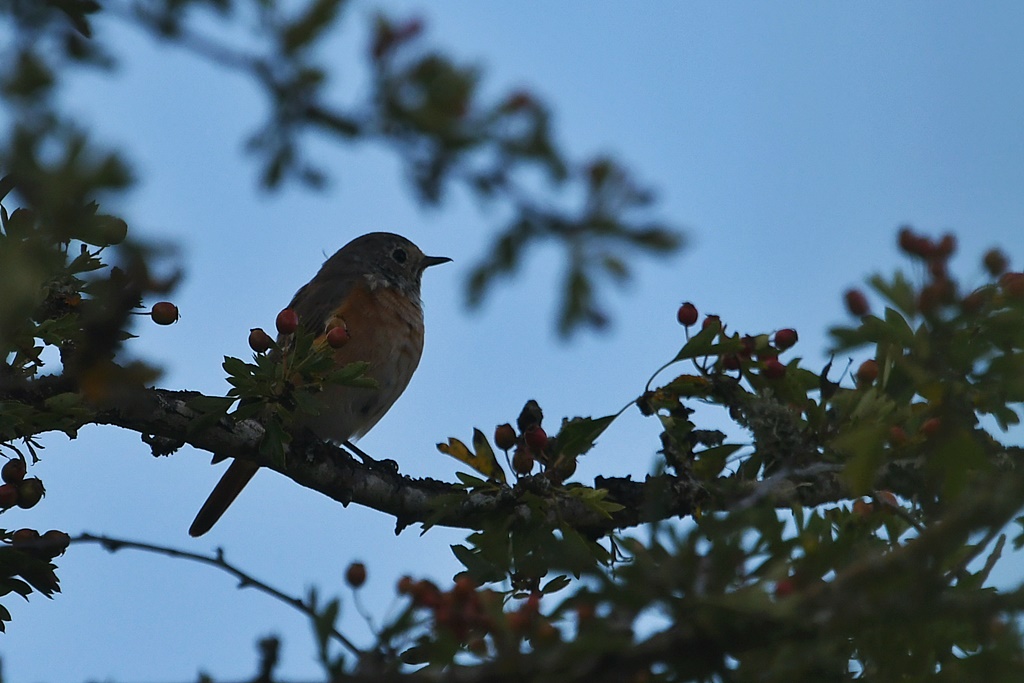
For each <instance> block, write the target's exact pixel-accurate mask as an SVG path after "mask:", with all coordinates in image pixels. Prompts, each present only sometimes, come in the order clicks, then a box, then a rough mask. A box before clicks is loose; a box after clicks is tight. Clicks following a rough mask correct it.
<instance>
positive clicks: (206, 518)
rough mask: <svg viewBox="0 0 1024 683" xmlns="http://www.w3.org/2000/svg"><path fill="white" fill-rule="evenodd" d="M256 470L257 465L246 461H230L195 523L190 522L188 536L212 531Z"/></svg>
mask: <svg viewBox="0 0 1024 683" xmlns="http://www.w3.org/2000/svg"><path fill="white" fill-rule="evenodd" d="M257 469H259V466H258V465H256V464H255V463H251V462H249V461H247V460H238V459H235V460H232V461H231V464H230V465H229V466H228V470H227V472H225V473H224V476H223V477H221V478H220V481H219V482H217V485H216V486H215V487H214V488H213V491H212V492H211V493H210V497H209V498H207V499H206V502H205V503H203V507H202V508H200V510H199V514H197V515H196V519H195V521H194V522H192V526H190V527H189V528H188V534H189V536H202V535H203V534H205V533H206V532H207V531H209V530H210V529H212V528H213V525H214V524H216V523H217V520H218V519H220V518H221V515H223V514H224V512H225V510H227V509H228V507H229V506H230V505H231V503H233V502H234V500H235V498H237V497H238V494H239V493H241V492H242V489H244V488H245V485H246V484H248V483H249V480H250V479H252V475H254V474H256V470H257Z"/></svg>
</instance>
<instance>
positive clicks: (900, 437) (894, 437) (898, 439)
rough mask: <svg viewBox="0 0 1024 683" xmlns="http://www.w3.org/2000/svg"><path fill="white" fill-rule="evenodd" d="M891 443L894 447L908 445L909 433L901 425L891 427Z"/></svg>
mask: <svg viewBox="0 0 1024 683" xmlns="http://www.w3.org/2000/svg"><path fill="white" fill-rule="evenodd" d="M889 443H891V444H892V445H893V446H903V445H905V444H906V443H907V432H906V430H905V429H903V427H900V426H899V425H893V426H892V427H889Z"/></svg>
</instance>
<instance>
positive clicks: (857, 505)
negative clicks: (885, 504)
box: [853, 499, 875, 517]
mask: <svg viewBox="0 0 1024 683" xmlns="http://www.w3.org/2000/svg"><path fill="white" fill-rule="evenodd" d="M874 511H875V506H874V505H873V504H872V503H869V502H867V501H864V500H860V499H857V500H855V501H853V514H855V515H857V516H858V517H868V516H870V515H871V513H872V512H874Z"/></svg>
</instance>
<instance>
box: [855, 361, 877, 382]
mask: <svg viewBox="0 0 1024 683" xmlns="http://www.w3.org/2000/svg"><path fill="white" fill-rule="evenodd" d="M876 379H878V361H876V360H874V359H873V358H872V359H868V360H866V361H864V362H863V363H861V364H860V367H859V368H857V384H859V385H862V386H869V385H871V384H873V383H874V381H875V380H876Z"/></svg>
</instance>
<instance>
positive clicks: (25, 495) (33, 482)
mask: <svg viewBox="0 0 1024 683" xmlns="http://www.w3.org/2000/svg"><path fill="white" fill-rule="evenodd" d="M45 494H46V489H45V488H43V482H42V481H40V480H39V479H37V478H36V477H31V478H29V479H25V480H24V481H22V482H21V483H20V484H18V507H20V508H24V509H26V510H27V509H28V508H31V507H35V505H36V503H38V502H39V501H40V500H42V498H43V495H45Z"/></svg>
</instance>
